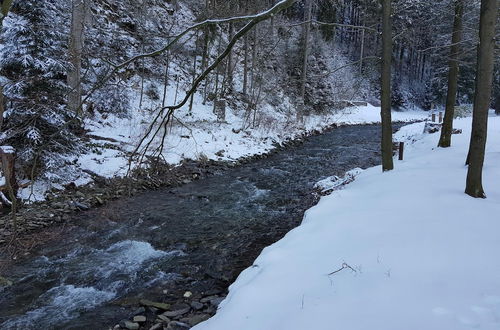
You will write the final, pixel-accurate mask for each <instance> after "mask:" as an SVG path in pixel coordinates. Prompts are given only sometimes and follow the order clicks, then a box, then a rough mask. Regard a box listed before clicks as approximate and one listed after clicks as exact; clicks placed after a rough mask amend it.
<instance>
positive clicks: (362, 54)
mask: <svg viewBox="0 0 500 330" xmlns="http://www.w3.org/2000/svg"><path fill="white" fill-rule="evenodd" d="M364 25H365V22H364V21H363V26H364ZM365 32H366V30H365V29H363V30H362V31H361V46H360V50H359V74H360V75H361V74H362V73H363V58H364V56H365Z"/></svg>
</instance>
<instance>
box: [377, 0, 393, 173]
mask: <svg viewBox="0 0 500 330" xmlns="http://www.w3.org/2000/svg"><path fill="white" fill-rule="evenodd" d="M381 1H382V79H381V96H380V101H381V113H380V115H381V119H382V170H383V171H390V170H392V169H393V168H394V163H393V159H392V119H391V62H392V61H391V60H392V58H391V57H392V22H391V0H381Z"/></svg>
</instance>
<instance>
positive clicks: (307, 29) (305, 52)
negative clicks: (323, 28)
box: [300, 0, 312, 111]
mask: <svg viewBox="0 0 500 330" xmlns="http://www.w3.org/2000/svg"><path fill="white" fill-rule="evenodd" d="M311 2H312V0H305V9H304V11H305V17H304V19H305V21H306V22H307V23H306V24H304V32H303V41H302V42H303V48H302V77H301V79H300V98H301V102H302V104H305V96H306V82H307V60H308V58H309V37H310V34H311V22H310V21H311V17H312V3H311ZM302 110H303V109H300V111H302Z"/></svg>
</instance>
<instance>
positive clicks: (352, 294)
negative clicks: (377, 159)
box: [196, 117, 500, 330]
mask: <svg viewBox="0 0 500 330" xmlns="http://www.w3.org/2000/svg"><path fill="white" fill-rule="evenodd" d="M470 124H471V120H470V119H460V120H457V122H456V127H458V128H462V129H463V130H464V133H463V134H462V135H454V136H453V147H451V148H448V149H438V148H436V147H435V146H436V145H437V141H438V138H439V136H438V134H433V135H426V136H423V138H422V139H421V140H419V141H417V142H416V143H415V144H414V145H413V146H411V147H409V148H408V150H407V158H406V160H404V161H402V162H401V161H398V162H396V169H395V170H394V171H391V172H387V173H382V171H381V167H374V168H371V169H368V170H366V171H365V172H363V173H361V174H360V175H359V177H358V178H357V179H356V181H355V182H354V183H352V184H350V185H348V186H347V188H346V189H344V190H340V191H335V192H334V193H333V194H331V195H329V196H327V197H323V198H322V199H321V201H320V202H319V204H318V205H317V206H315V207H313V208H312V209H310V210H309V211H307V213H306V215H305V218H304V221H303V224H302V225H301V226H300V227H298V228H296V229H295V230H293V231H291V232H290V233H289V234H288V235H286V237H285V238H283V239H282V240H281V241H279V242H277V243H275V244H274V245H272V246H270V247H268V248H266V249H265V250H264V251H263V252H262V254H261V255H260V256H259V257H258V258H257V260H255V263H254V265H253V266H252V267H250V268H248V269H247V270H245V271H244V272H243V273H242V274H241V275H240V276H239V278H238V279H237V281H236V282H235V283H234V284H233V285H232V286H231V287H230V292H229V295H228V297H227V298H226V300H225V301H224V302H223V303H222V304H221V307H220V310H219V311H218V313H217V314H216V315H215V316H214V317H213V318H212V319H210V320H208V321H207V322H205V323H202V324H200V325H198V326H197V327H196V329H197V330H211V329H217V330H224V329H240V330H242V329H259V330H278V329H286V330H291V329H320V330H321V329H344V330H366V329H373V330H401V329H405V330H422V329H426V330H458V329H491V330H493V329H500V275H499V274H500V259H499V258H498V251H500V236H499V234H498V233H499V232H500V221H499V219H500V217H499V214H500V184H499V182H500V117H491V118H490V127H489V140H488V147H487V155H486V166H485V169H484V186H485V190H486V193H487V195H488V198H487V199H484V200H482V199H473V198H471V197H469V196H467V195H465V194H464V193H463V191H464V188H465V176H466V171H467V169H466V167H465V166H464V160H465V157H466V154H467V145H468V142H469V136H470ZM421 130H422V124H415V125H413V126H411V127H409V128H406V129H405V130H404V131H403V132H402V133H400V134H398V135H399V136H397V137H396V138H397V139H403V140H408V137H409V136H410V135H413V136H415V135H420V133H421ZM410 133H415V134H410Z"/></svg>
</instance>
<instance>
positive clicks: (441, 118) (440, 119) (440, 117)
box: [439, 111, 443, 124]
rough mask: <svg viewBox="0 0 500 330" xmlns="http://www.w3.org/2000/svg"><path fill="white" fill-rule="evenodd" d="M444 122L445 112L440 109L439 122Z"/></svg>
mask: <svg viewBox="0 0 500 330" xmlns="http://www.w3.org/2000/svg"><path fill="white" fill-rule="evenodd" d="M442 122H443V112H442V111H439V123H440V124H441V123H442Z"/></svg>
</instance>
